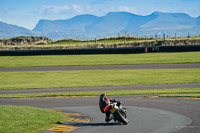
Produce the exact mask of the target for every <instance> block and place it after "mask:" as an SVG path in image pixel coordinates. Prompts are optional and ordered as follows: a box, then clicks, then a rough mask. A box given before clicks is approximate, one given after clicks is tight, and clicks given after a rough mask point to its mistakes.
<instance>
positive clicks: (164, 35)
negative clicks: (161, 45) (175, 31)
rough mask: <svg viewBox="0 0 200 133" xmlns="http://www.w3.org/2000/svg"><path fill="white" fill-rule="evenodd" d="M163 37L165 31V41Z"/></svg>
mask: <svg viewBox="0 0 200 133" xmlns="http://www.w3.org/2000/svg"><path fill="white" fill-rule="evenodd" d="M165 38H166V36H165V33H164V34H163V40H164V41H165Z"/></svg>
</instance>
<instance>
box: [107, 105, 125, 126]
mask: <svg viewBox="0 0 200 133" xmlns="http://www.w3.org/2000/svg"><path fill="white" fill-rule="evenodd" d="M110 112H111V115H113V119H114V121H115V122H116V121H118V122H119V123H123V124H124V125H127V124H128V123H129V120H128V118H127V115H126V108H123V107H122V105H119V106H118V104H117V102H114V103H112V104H111V109H110Z"/></svg>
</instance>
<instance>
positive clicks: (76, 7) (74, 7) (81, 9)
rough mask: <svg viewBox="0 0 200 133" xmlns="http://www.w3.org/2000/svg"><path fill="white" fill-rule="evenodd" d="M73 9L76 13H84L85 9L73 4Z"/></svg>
mask: <svg viewBox="0 0 200 133" xmlns="http://www.w3.org/2000/svg"><path fill="white" fill-rule="evenodd" d="M71 7H72V9H73V11H74V12H75V13H82V12H83V7H82V6H80V5H76V4H73V5H72V6H71Z"/></svg>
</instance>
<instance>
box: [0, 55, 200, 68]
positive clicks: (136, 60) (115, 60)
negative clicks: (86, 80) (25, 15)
mask: <svg viewBox="0 0 200 133" xmlns="http://www.w3.org/2000/svg"><path fill="white" fill-rule="evenodd" d="M199 57H200V52H182V53H145V54H105V55H48V56H1V57H0V67H32V66H65V65H78V66H81V65H120V64H126V65H127V64H169V63H200V58H199Z"/></svg>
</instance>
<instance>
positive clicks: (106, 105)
mask: <svg viewBox="0 0 200 133" xmlns="http://www.w3.org/2000/svg"><path fill="white" fill-rule="evenodd" d="M114 102H117V106H120V104H121V102H120V101H119V100H116V99H112V100H111V99H109V98H108V97H107V96H106V95H105V94H101V95H100V97H99V108H100V110H101V112H102V113H106V115H105V121H106V122H109V121H110V120H112V119H113V118H112V117H110V109H111V108H112V107H111V105H110V104H111V103H114Z"/></svg>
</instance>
